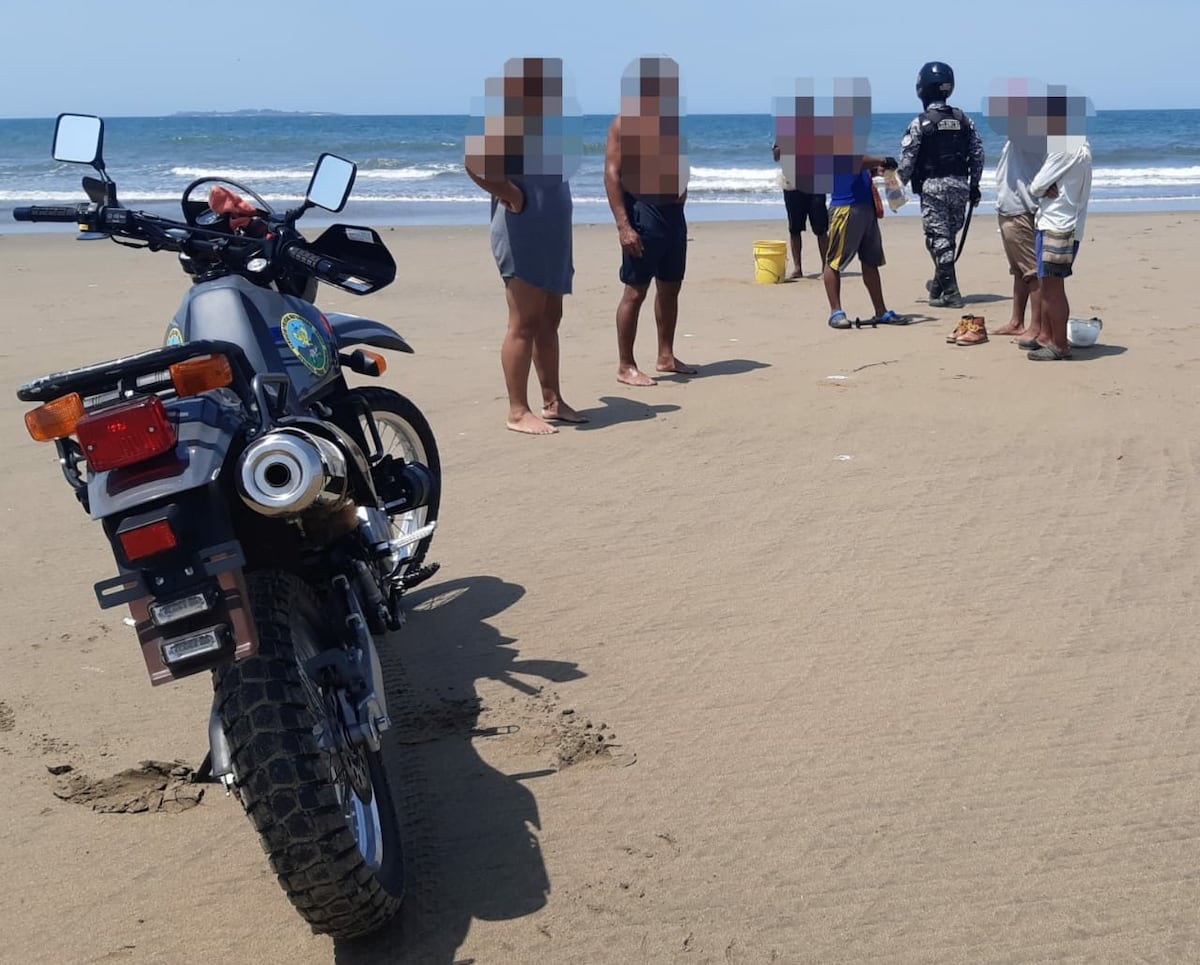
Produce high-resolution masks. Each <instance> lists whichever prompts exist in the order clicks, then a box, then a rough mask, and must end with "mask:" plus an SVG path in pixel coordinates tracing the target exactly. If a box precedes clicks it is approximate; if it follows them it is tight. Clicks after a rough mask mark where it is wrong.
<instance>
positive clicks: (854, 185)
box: [829, 168, 875, 208]
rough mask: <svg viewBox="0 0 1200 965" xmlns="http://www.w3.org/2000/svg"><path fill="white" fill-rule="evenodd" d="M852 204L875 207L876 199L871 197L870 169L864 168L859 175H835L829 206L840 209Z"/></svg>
mask: <svg viewBox="0 0 1200 965" xmlns="http://www.w3.org/2000/svg"><path fill="white" fill-rule="evenodd" d="M850 204H869V205H871V206H872V207H874V206H875V199H874V197H872V195H871V169H870V168H863V169H862V170H861V171H859V172H858V174H834V176H833V191H832V192H831V193H830V195H829V206H830V207H831V208H840V207H845V206H846V205H850Z"/></svg>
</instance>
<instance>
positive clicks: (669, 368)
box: [654, 359, 700, 375]
mask: <svg viewBox="0 0 1200 965" xmlns="http://www.w3.org/2000/svg"><path fill="white" fill-rule="evenodd" d="M654 367H655V368H656V369H657V370H658V371H659V372H674V373H675V374H676V375H698V374H699V372H700V370H699V369H694V368H692V367H691V366H690V365H688V364H687V363H686V362H681V361H679V359H667V361H665V362H664V361H663V360H662V359H659V360H658V364H657V365H656V366H654Z"/></svg>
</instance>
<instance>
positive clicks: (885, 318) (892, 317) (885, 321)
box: [871, 308, 908, 325]
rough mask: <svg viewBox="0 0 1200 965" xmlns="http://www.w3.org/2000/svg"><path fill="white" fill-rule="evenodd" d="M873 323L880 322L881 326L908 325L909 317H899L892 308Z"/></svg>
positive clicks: (877, 317) (874, 319)
mask: <svg viewBox="0 0 1200 965" xmlns="http://www.w3.org/2000/svg"><path fill="white" fill-rule="evenodd" d="M871 321H873V322H878V323H879V324H880V325H907V324H908V316H907V315H897V314H896V313H895V312H893V311H892V310H891V309H890V308H889V309H888V310H887V311H886V312H884V313H883V314H882V315H878V316H876V317H875V318H873V319H871Z"/></svg>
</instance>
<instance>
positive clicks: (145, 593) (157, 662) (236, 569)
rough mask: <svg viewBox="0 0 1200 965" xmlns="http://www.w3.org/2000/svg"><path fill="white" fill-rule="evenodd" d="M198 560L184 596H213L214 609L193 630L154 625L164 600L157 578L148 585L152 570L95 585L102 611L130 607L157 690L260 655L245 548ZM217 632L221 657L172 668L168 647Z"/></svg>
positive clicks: (215, 551)
mask: <svg viewBox="0 0 1200 965" xmlns="http://www.w3.org/2000/svg"><path fill="white" fill-rule="evenodd" d="M197 556H198V558H199V560H200V566H199V569H200V571H201V572H199V573H197V574H196V580H195V582H194V584H193V585H192V586H191V587H188V588H185V590H184V592H185V593H186V592H188V591H189V590H190V591H194V592H199V591H200V590H201V589H202V588H203V589H205V590H206V591H208V592H209V593H210V594H212V598H213V599H214V601H215V605H214V606H213V608H212V610H211V611H209V612H208V613H205V614H203V615H202V616H200V617H197V618H195V619H193V620H191V621H190V624H191V625H190V626H189V625H188V623H187V622H185V623H184V625H183V626H167V627H160V626H159V625H158V624H157V623H156V622H155V621H154V618H153V617H152V616H151V610H150V607H151V604H153V603H155V602H156V601H157V600H158V599H159V598H158V597H156V596H155V594H154V593H153V592H151V584H153V583H154V579H153V577H152V576H151V578H150V580H149V581H147V577H146V574H147V573H152V572H153V571H152V570H126V569H122V572H121V575H120V576H117V577H114V578H113V579H110V580H103V581H101V582H100V583H97V584H96V596H97V598H98V599H99V601H100V605H101V607H111V606H116V605H119V604H120V603H128V604H129V614H130V616H131V617H132V619H133V625H134V630H135V631H136V633H137V638H138V645H139V646H140V647H141V651H142V659H143V660H144V661H145V663H146V672H147V673H149V675H150V683H151V684H153V685H154V686H158V685H159V684H165V683H169V682H170V681H172V680H179V679H181V678H183V677H190V676H191V675H192V674H195V673H199V672H200V671H202V670H212V669H213V668H214V667H217V666H220V665H221V664H223V663H228V662H229V661H231V660H243V659H245V658H246V657H251V656H253V655H254V654H256V653H257V652H258V632H257V630H256V629H255V625H254V619H253V616H252V614H251V612H250V592H249V590H248V589H247V587H246V578H245V574H244V571H243V569H242V567H243V566H244V565H245V559H244V557H243V556H242V553H241V547H240V546H239V545H238V544H237V543H236V542H229V543H223V544H220V545H218V546H213V547H210V548H208V549H205V550H202V551H201V552H200V553H198V554H197ZM172 595H173V596H178V595H180V591H179V590H178V589H177V590H176V591H175V592H174V593H173V594H172ZM217 626H219V627H221V628H222V636H223V637H224V639H225V641H226V645H225V646H224V647H223V648H222V649H221V650H220V651H218V652H216V653H213V654H211V655H208V656H206V657H205V658H204V659H202V660H198V661H192V662H189V663H188V664H187V665H185V666H180V665H176V666H171V665H169V664H168V663H167V662H166V660H165V659H164V656H163V644H164V643H166V642H168V641H169V640H171V639H175V638H178V637H182V636H186V635H187V633H188V632H196V631H199V630H203V629H208V628H210V627H217Z"/></svg>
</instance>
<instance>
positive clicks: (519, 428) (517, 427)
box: [508, 412, 558, 436]
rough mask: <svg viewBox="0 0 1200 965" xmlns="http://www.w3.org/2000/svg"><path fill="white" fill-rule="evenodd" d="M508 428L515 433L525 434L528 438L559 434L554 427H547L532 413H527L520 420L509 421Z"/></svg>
mask: <svg viewBox="0 0 1200 965" xmlns="http://www.w3.org/2000/svg"><path fill="white" fill-rule="evenodd" d="M508 427H509V428H510V429H512V431H513V432H523V433H525V435H527V436H548V435H550V434H552V433H555V432H558V430H557V429H555V428H554V426H552V425H547V424H546V423H545V422H543V421H542V420H541V419H539V418H538V417H537V416H535V415H534V414H533V413H532V412H526V413H525V414H524V415H523V416H521V417H520V418H518V419H509V420H508Z"/></svg>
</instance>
